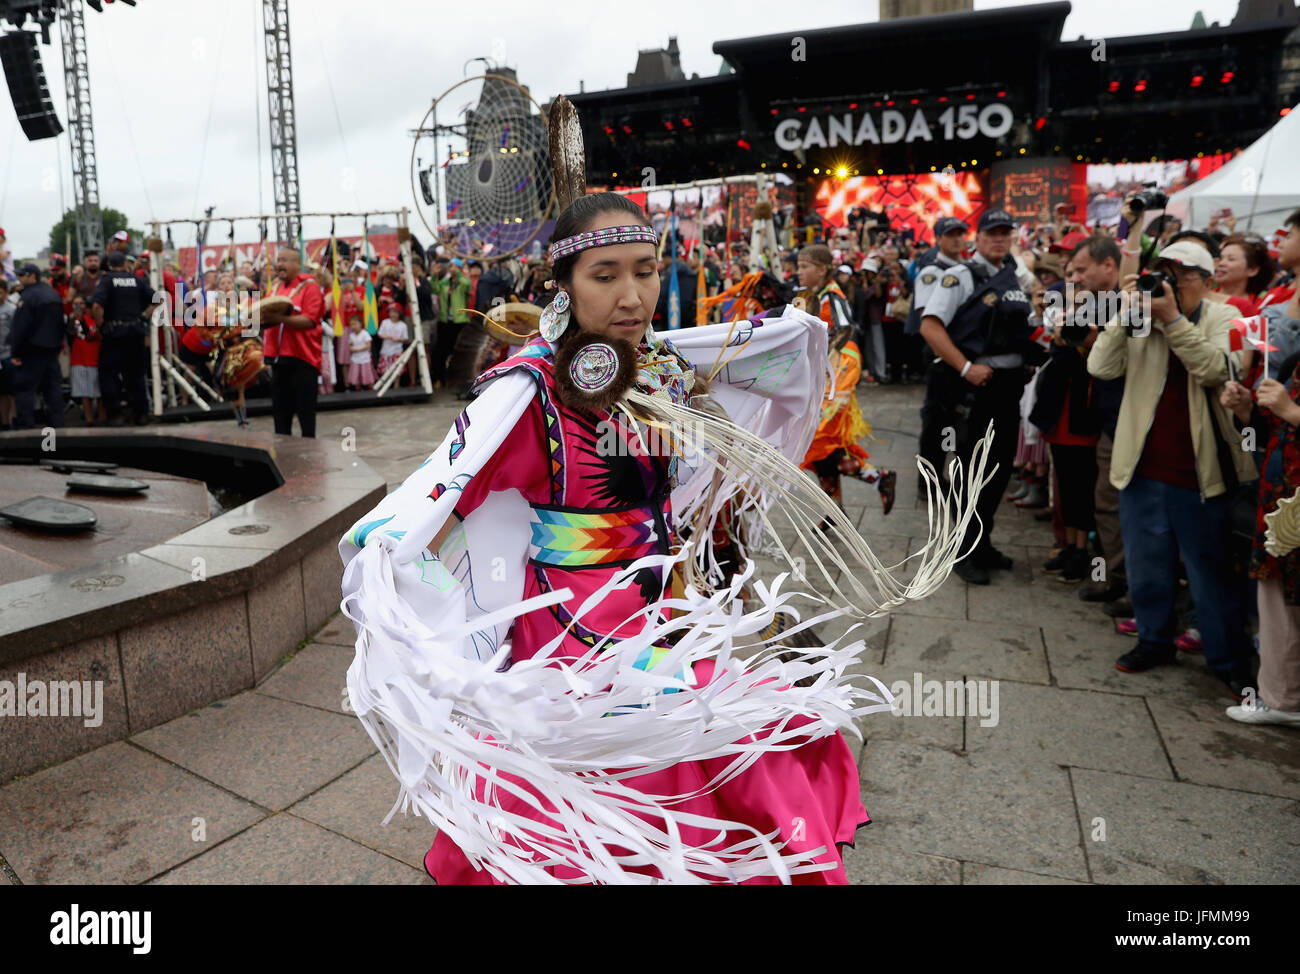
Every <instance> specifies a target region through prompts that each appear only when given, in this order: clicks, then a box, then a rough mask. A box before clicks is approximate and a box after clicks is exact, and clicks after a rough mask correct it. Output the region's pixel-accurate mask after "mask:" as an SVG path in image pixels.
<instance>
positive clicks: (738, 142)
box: [736, 139, 753, 152]
mask: <svg viewBox="0 0 1300 974" xmlns="http://www.w3.org/2000/svg"><path fill="white" fill-rule="evenodd" d="M736 145H737V146H738V147H739V148H741V149H744V150H745V151H746V152H748V151H749V150H750V149H752V148H753V146H751V145H750V144H749V143H748V142H746V141H745V140H744V139H737V140H736Z"/></svg>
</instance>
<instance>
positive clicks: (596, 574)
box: [425, 338, 869, 884]
mask: <svg viewBox="0 0 1300 974" xmlns="http://www.w3.org/2000/svg"><path fill="white" fill-rule="evenodd" d="M670 347H671V346H670ZM512 370H520V371H522V372H524V373H526V374H528V375H529V376H531V377H532V378H533V380H534V381H535V382H536V384H537V392H538V395H537V398H535V399H534V400H533V402H532V403H531V404H530V406H529V408H528V410H527V411H526V412H525V413H524V415H523V416H521V417H520V419H519V421H518V422H517V423H516V424H515V427H514V429H513V430H511V432H510V434H509V435H508V436H507V437H506V441H505V444H506V448H505V449H503V450H501V451H499V452H498V453H497V454H496V455H495V456H494V457H493V458H492V459H491V460H490V461H489V462H488V464H487V465H486V466H485V467H484V468H483V469H482V470H481V471H480V472H479V473H478V475H477V476H476V477H475V478H474V480H473V481H472V482H471V483H470V485H469V486H467V487H466V488H465V490H464V491H463V492H462V494H461V500H460V502H459V503H458V504H457V505H456V513H457V515H458V516H462V517H463V516H464V515H466V514H469V513H470V512H471V511H473V510H475V509H477V508H478V506H479V505H480V504H481V503H482V502H483V500H484V498H485V497H486V496H487V495H488V494H489V493H490V492H493V491H504V490H510V489H514V490H517V491H519V492H520V494H522V495H523V497H524V499H525V500H526V501H527V502H528V505H529V508H530V511H531V517H530V524H529V527H530V530H531V533H532V542H533V549H534V553H533V554H532V556H531V557H530V558H529V562H528V572H527V577H526V581H525V585H524V597H525V598H530V597H533V596H536V595H541V594H543V593H546V592H553V591H556V590H558V589H563V588H569V589H572V590H573V592H574V593H575V594H574V600H573V601H574V602H576V603H581V602H582V601H584V600H585V599H586V598H587V597H589V596H590V594H591V593H592V592H594V591H596V590H597V589H599V588H600V587H601V586H603V585H605V584H606V583H607V582H608V581H609V580H610V578H611V576H612V575H613V573H614V572H615V571H616V570H617V569H619V568H624V567H626V566H628V565H630V564H631V563H632V562H634V561H635V560H636V559H638V558H641V557H643V556H645V555H649V554H654V553H658V554H667V553H668V552H669V550H670V547H672V546H673V545H674V544H675V543H676V541H675V539H674V537H673V524H672V501H671V496H670V480H669V469H668V463H667V462H666V461H665V460H664V459H663V458H661V457H658V456H654V455H650V454H648V453H647V451H645V450H638V449H637V448H636V440H635V438H634V437H633V435H632V434H631V433H630V432H629V430H628V428H627V426H626V425H619V426H618V428H617V432H616V433H615V429H614V424H615V423H616V422H617V417H615V416H613V415H611V414H610V413H609V412H606V414H605V415H603V416H600V417H597V416H592V415H590V414H584V413H582V412H579V411H575V410H572V409H568V408H566V407H565V406H564V405H563V404H562V403H561V402H560V400H559V397H558V396H557V395H556V391H555V377H554V356H553V355H552V354H551V352H550V349H549V348H548V346H547V344H546V343H545V342H544V341H542V340H541V339H540V338H538V339H535V340H534V341H533V342H531V343H530V344H529V345H527V346H525V347H524V348H523V349H522V350H521V351H520V352H519V353H518V354H517V355H515V356H513V357H512V358H510V359H507V360H506V361H505V362H504V363H502V364H501V365H499V366H497V367H495V368H493V369H490V370H489V371H487V372H485V373H484V374H483V376H482V377H481V378H480V379H479V380H478V384H481V383H484V382H488V381H491V380H492V379H494V378H496V377H498V376H500V375H504V374H505V373H507V372H510V371H512ZM602 421H603V422H604V423H605V424H606V425H604V426H602V425H601V423H602ZM602 434H604V435H605V436H606V437H609V436H611V435H618V436H619V437H620V440H621V441H622V443H623V444H624V448H622V449H619V450H616V451H610V450H608V449H604V450H602V449H600V444H601V439H602ZM664 587H665V580H664V578H663V573H662V571H660V570H656V569H653V568H646V569H642V571H641V572H640V573H638V576H637V577H636V579H635V580H634V584H633V585H631V586H629V587H627V588H625V589H623V590H622V591H619V592H615V593H613V594H612V595H611V596H610V597H607V598H605V599H604V600H602V601H601V602H600V603H599V605H597V606H596V608H595V610H594V612H591V613H588V614H587V615H586V616H585V617H584V619H583V622H582V623H581V624H575V623H574V620H573V617H572V615H571V614H570V612H569V611H568V610H567V609H566V603H560V604H557V605H555V606H552V607H550V608H549V609H544V610H538V611H534V612H530V613H528V614H526V615H523V616H520V617H519V618H518V619H517V620H516V622H515V625H514V630H513V638H512V642H511V658H512V661H513V660H519V659H526V658H528V657H530V656H532V655H533V653H534V652H536V650H537V648H538V647H540V646H544V645H546V644H548V643H549V642H550V641H551V640H552V639H555V638H557V637H559V638H562V639H563V640H564V643H565V644H566V645H568V648H567V649H565V650H564V651H562V652H560V653H559V654H558V655H559V656H560V658H563V659H569V660H574V659H577V658H579V657H581V656H582V655H583V654H584V653H585V652H588V651H589V650H590V648H591V647H592V646H594V645H596V644H597V642H598V641H599V640H600V639H602V638H603V637H604V636H606V635H611V636H616V637H617V636H623V635H626V634H628V633H630V632H631V631H632V629H633V628H634V627H632V626H629V625H627V624H625V623H624V620H627V619H629V618H635V613H636V612H637V611H638V610H640V609H642V608H644V607H645V606H647V605H649V604H651V603H653V602H655V601H657V600H658V599H660V597H661V596H662V595H663V590H664ZM636 628H639V627H636ZM569 644H571V645H569ZM694 674H695V678H696V679H695V682H696V685H697V686H702V685H706V684H708V683H709V682H710V681H711V680H712V679H713V676H714V674H713V667H711V666H710V665H709V664H708V663H707V662H705V663H698V664H696V665H695V666H694ZM611 719H617V718H611ZM725 763H726V762H725V761H724V760H722V759H712V760H707V761H683V762H681V763H679V764H675V765H673V766H672V767H670V768H667V769H665V770H663V771H656V772H652V773H650V774H646V775H639V776H636V777H632V778H628V779H625V783H626V784H627V785H628V786H629V787H631V788H634V789H637V790H642V791H646V792H649V793H652V794H659V795H688V794H694V795H695V797H692V798H689V799H687V800H685V801H683V802H681V803H680V804H678V805H676V806H675V807H676V808H678V809H680V810H682V811H687V812H693V813H697V814H701V815H705V816H709V817H713V818H721V819H734V820H737V821H741V822H745V823H747V824H749V825H752V826H753V827H755V828H756V829H758V830H759V831H761V832H764V833H767V832H771V831H773V830H776V831H778V832H783V833H784V834H785V835H786V837H787V838H789V839H791V840H792V842H791V845H792V848H804V849H817V848H819V847H820V848H821V849H823V850H824V851H823V852H822V853H821V855H820V857H819V858H818V860H817V861H820V862H828V863H834V868H833V869H832V870H829V871H824V872H814V873H807V874H803V875H801V876H798V877H796V881H800V880H803V881H808V880H811V881H814V882H819V883H844V882H846V880H845V877H844V868H843V866H842V865H841V863H840V860H839V856H838V854H837V849H836V844H837V843H849V842H852V839H853V833H854V831H855V830H856V829H857V828H858V826H859V825H863V824H866V823H867V822H868V821H869V819H868V817H867V813H866V810H865V809H864V808H863V806H862V802H861V800H860V798H859V795H858V792H859V786H858V772H857V765H856V762H855V761H854V757H853V752H852V751H851V750H850V748H849V746H848V744H847V742H846V741H845V740H844V737H843V735H842V734H840V733H838V732H837V733H835V734H833V735H831V736H829V737H823V738H821V739H820V740H817V741H812V742H809V743H807V744H805V745H804V746H802V747H799V748H797V749H795V750H788V751H772V752H769V753H766V754H764V755H762V756H761V757H760V758H759V759H758V760H757V761H756V762H755V763H754V764H753V765H752V766H751V767H750V768H749V769H748V770H746V771H745V772H744V773H743V774H741V775H740V776H739V777H737V778H735V779H733V780H732V781H729V782H727V783H726V784H725V785H723V786H721V787H719V788H717V789H715V790H713V791H711V792H706V793H703V794H700V793H699V792H701V790H702V789H705V787H706V786H707V785H708V783H709V782H710V781H711V780H712V779H713V778H714V777H715V776H717V775H718V774H720V773H721V772H722V771H723V770H724V765H725ZM536 798H537V796H536V795H534V799H535V800H536ZM539 803H540V804H542V805H543V807H545V801H544V799H543V800H542V801H541V802H539ZM513 805H514V808H515V810H516V811H519V812H521V813H524V814H529V815H539V817H540V813H538V812H537V811H536V810H535V809H532V808H530V807H529V806H528V804H527V803H526V802H525V801H524V800H522V799H515V800H514V802H513ZM712 838H714V837H713V836H709V835H706V834H704V831H703V830H702V829H699V828H692V827H687V828H685V829H684V830H683V835H682V839H683V841H684V842H686V843H689V844H692V845H704V844H706V843H707V842H708V841H709V840H710V839H712ZM732 838H733V841H734V839H735V838H738V837H732ZM425 867H426V869H428V871H429V873H430V875H432V876H433V877H434V879H436V880H437V881H438V882H439V883H440V884H447V883H455V884H477V883H492V882H495V880H494V879H493V878H492V876H491V875H490V874H489V873H487V872H485V871H483V870H479V869H475V868H474V866H473V865H472V864H471V863H470V862H469V860H468V859H467V858H466V856H465V854H464V853H463V852H461V850H460V849H459V848H458V847H457V846H456V844H455V842H454V841H452V840H451V839H450V838H448V837H447V835H446V833H439V835H438V837H437V839H436V840H435V841H434V844H433V848H431V849H430V850H429V854H428V855H427V856H426V857H425ZM550 868H552V870H554V871H555V873H556V874H557V875H558V876H560V877H561V878H565V879H576V878H579V874H578V871H577V870H574V869H571V868H569V869H566V868H565V867H550ZM747 882H751V883H762V882H771V883H774V882H777V880H776V879H775V877H755V878H753V879H750V880H747Z"/></svg>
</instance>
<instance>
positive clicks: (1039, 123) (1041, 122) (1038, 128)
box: [1034, 115, 1047, 132]
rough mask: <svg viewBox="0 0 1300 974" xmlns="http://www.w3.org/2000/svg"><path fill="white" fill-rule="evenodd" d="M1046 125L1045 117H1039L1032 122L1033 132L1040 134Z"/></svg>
mask: <svg viewBox="0 0 1300 974" xmlns="http://www.w3.org/2000/svg"><path fill="white" fill-rule="evenodd" d="M1046 124H1047V116H1045V115H1039V116H1038V118H1037V120H1036V121H1035V122H1034V131H1035V132H1041V131H1042V130H1043V126H1044V125H1046Z"/></svg>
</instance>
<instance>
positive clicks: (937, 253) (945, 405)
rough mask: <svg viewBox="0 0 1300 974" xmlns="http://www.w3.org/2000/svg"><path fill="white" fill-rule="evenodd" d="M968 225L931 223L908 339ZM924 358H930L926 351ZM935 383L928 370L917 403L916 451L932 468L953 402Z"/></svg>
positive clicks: (938, 464) (957, 255) (947, 220)
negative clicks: (930, 240) (942, 396)
mask: <svg viewBox="0 0 1300 974" xmlns="http://www.w3.org/2000/svg"><path fill="white" fill-rule="evenodd" d="M969 232H970V227H969V226H968V225H967V224H965V223H964V222H962V221H961V220H958V219H957V218H956V217H954V216H945V217H940V218H939V219H938V220H936V221H935V223H934V241H935V245H934V247H932V248H931V249H930V250H928V251H926V252H925V253H924V254H922V255H921V256H920V257H918V258H917V274H916V291H915V297H914V298H913V299H912V310H911V312H909V313H908V316H907V321H906V322H904V324H903V334H905V335H909V336H915V337H914V338H912V339H910V340H913V341H917V342H920V341H921V315H922V312H923V310H924V308H925V306H926V304H927V302H928V301H929V300H930V295H931V294H933V293H934V290H935V289H936V288H937V287H938V286H939V280H940V278H942V277H943V275H944V272H945V271H946V270H947V269H948V268H950V267H956V266H957V265H958V264H959V263H960V262H961V252H962V251H963V250H964V249H965V247H966V234H968V233H969ZM926 357H927V358H933V356H932V355H927V356H926ZM936 390H937V384H936V383H933V382H931V381H930V380H929V375H928V370H927V377H926V385H925V401H924V402H923V403H922V405H921V442H920V451H919V452H920V454H921V456H922V457H923V458H924V459H926V460H929V461H930V463H931V464H933V465H934V469H935V470H942V469H943V461H944V451H943V433H942V431H943V430H944V428H945V427H948V426H954V425H955V420H954V419H953V416H952V415H951V413H952V406H953V405H955V404H953V403H949V402H945V401H942V400H940V399H938V398H937V397H936V396H935V395H934V394H933V393H934V392H935V391H936ZM916 492H917V495H918V496H920V497H924V496H925V482H924V481H922V480H919V479H918V480H917V483H916Z"/></svg>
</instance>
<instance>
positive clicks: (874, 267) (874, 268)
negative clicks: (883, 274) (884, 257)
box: [858, 257, 880, 274]
mask: <svg viewBox="0 0 1300 974" xmlns="http://www.w3.org/2000/svg"><path fill="white" fill-rule="evenodd" d="M858 270H860V271H868V272H870V273H872V274H875V273H876V272H878V271H879V270H880V264H878V263H877V262H876V260H875V259H874V258H871V257H868V258H867V259H866V260H864V261H863V262H862V266H861V267H859V268H858Z"/></svg>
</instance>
